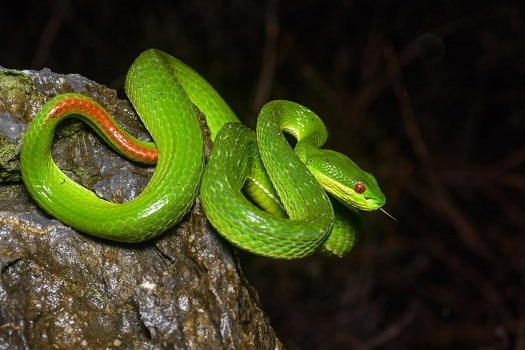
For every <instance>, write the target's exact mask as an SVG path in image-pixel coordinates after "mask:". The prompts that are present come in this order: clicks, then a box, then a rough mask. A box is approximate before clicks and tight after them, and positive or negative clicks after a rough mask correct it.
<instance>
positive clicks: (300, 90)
mask: <svg viewBox="0 0 525 350" xmlns="http://www.w3.org/2000/svg"><path fill="white" fill-rule="evenodd" d="M472 3H474V2H460V1H455V0H450V1H419V2H401V1H398V2H395V4H393V2H390V1H386V0H385V1H351V0H341V1H330V0H318V1H313V0H294V1H284V0H283V1H281V2H279V1H277V0H267V1H247V0H244V1H242V0H223V1H214V0H203V1H185V2H182V1H168V0H160V1H131V0H128V1H100V2H96V1H91V0H90V1H87V0H81V1H67V0H56V1H51V0H39V1H19V0H13V1H1V2H0V47H1V50H0V65H2V66H4V67H8V68H18V69H41V68H43V67H49V68H51V69H52V70H53V71H55V72H60V73H80V74H82V75H84V76H86V77H88V78H91V79H93V80H96V81H98V82H100V83H103V84H106V85H108V86H110V87H113V88H115V89H117V90H119V94H120V95H121V96H122V97H124V94H123V92H122V84H123V78H124V76H125V74H126V70H127V67H129V65H130V64H131V62H132V60H133V59H134V58H135V57H136V56H137V55H138V54H139V53H140V52H141V51H142V50H144V49H146V48H150V47H156V48H160V49H163V50H165V51H167V52H169V53H171V54H173V55H174V56H176V57H178V58H180V59H182V60H183V61H185V62H187V63H189V64H190V65H191V66H193V67H194V68H195V69H196V70H198V71H199V72H200V73H201V74H203V75H204V76H205V77H207V78H208V80H210V82H211V83H212V84H213V85H214V86H215V87H216V88H217V89H218V90H219V91H220V92H221V93H222V94H223V96H224V97H225V99H226V100H227V101H228V102H229V103H230V104H231V106H232V107H233V109H234V110H235V111H236V112H237V113H238V115H239V116H240V117H241V119H243V120H244V121H246V123H247V124H249V125H250V126H253V124H254V118H255V116H256V112H257V111H258V109H259V108H260V106H261V104H262V103H264V102H265V101H267V100H269V99H277V98H282V99H290V100H294V101H296V102H299V103H302V104H304V105H306V106H308V107H309V108H311V109H313V110H315V111H316V112H317V113H318V114H319V115H320V116H321V117H322V118H323V119H324V120H325V121H326V124H327V127H328V129H329V131H330V141H329V146H330V148H334V149H337V150H339V151H342V152H345V153H346V154H348V155H349V156H350V157H352V158H353V159H354V160H356V162H358V163H359V164H360V165H361V166H362V167H363V168H365V169H367V170H369V171H371V172H373V173H374V174H375V175H376V178H377V179H378V181H379V183H380V185H381V186H382V188H383V190H384V192H385V194H386V196H387V204H386V206H385V208H386V209H387V210H388V211H389V212H390V213H392V214H393V215H394V216H395V217H396V218H397V221H393V220H391V219H389V218H388V217H387V216H385V215H383V214H381V213H379V212H373V213H366V214H365V216H366V220H367V225H368V227H367V230H366V232H365V234H364V236H363V238H362V240H361V242H360V244H359V245H358V247H357V248H356V249H355V250H354V251H353V252H352V253H351V254H350V255H349V256H348V257H347V258H345V259H342V260H329V259H324V258H320V257H312V258H308V259H304V260H300V261H293V262H282V261H272V260H268V259H262V258H257V257H252V256H248V255H247V254H241V259H242V264H243V268H244V271H245V273H246V274H247V276H248V278H249V280H250V281H251V282H252V284H253V285H254V287H255V288H256V289H257V291H258V292H259V295H260V298H261V301H262V304H263V305H264V308H265V310H266V311H267V313H268V315H269V316H270V318H271V320H272V324H273V325H274V327H275V328H276V330H277V331H278V333H279V334H280V336H281V338H282V340H283V341H284V343H285V344H286V345H287V346H288V347H289V348H290V349H296V348H297V349H341V348H353V349H431V348H436V349H437V348H440V349H444V348H448V349H520V348H524V347H525V294H524V292H525V288H524V278H525V239H524V235H523V233H524V231H525V208H524V191H525V176H524V172H523V170H524V162H525V142H524V141H523V140H524V137H525V134H524V131H525V116H524V108H523V106H524V100H525V84H524V82H525V81H524V79H523V78H524V76H525V60H524V58H525V55H524V54H525V35H524V34H525V16H524V6H523V5H522V4H521V1H520V0H514V1H512V0H508V1H485V2H479V3H477V2H476V3H477V5H475V6H472Z"/></svg>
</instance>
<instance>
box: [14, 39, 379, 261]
mask: <svg viewBox="0 0 525 350" xmlns="http://www.w3.org/2000/svg"><path fill="white" fill-rule="evenodd" d="M125 89H126V93H127V95H128V97H129V99H130V101H131V103H132V104H133V106H134V108H135V110H136V111H137V113H138V114H139V116H140V117H141V119H142V121H143V123H144V125H145V127H146V129H147V130H148V132H149V133H150V135H151V137H152V139H153V141H154V145H153V144H150V143H146V142H143V141H140V140H137V139H135V138H133V137H132V136H131V135H129V134H128V133H126V132H125V131H124V130H122V129H121V128H120V127H119V126H118V124H117V123H116V122H115V121H114V120H113V118H112V117H111V116H110V115H109V114H108V113H107V112H106V111H105V110H104V109H103V108H102V107H101V106H99V105H98V104H97V103H96V102H94V101H93V100H91V99H90V98H88V97H86V96H83V95H80V94H63V95H59V96H56V97H54V98H52V99H51V100H49V101H48V102H47V103H46V104H45V105H44V106H43V107H42V109H41V110H40V111H39V112H38V113H37V115H36V116H35V118H34V121H33V122H32V123H31V125H30V127H29V128H28V130H27V132H26V135H25V138H24V143H23V146H22V152H21V166H22V177H23V180H24V183H25V185H26V187H27V189H28V191H29V192H30V194H31V196H32V197H33V198H34V199H35V201H36V202H37V203H38V204H39V205H40V206H41V207H42V208H43V209H44V210H46V211H47V212H48V213H50V214H51V215H52V216H54V217H56V218H57V219H59V220H60V221H62V222H63V223H64V224H66V225H69V226H71V227H73V228H75V229H77V230H79V231H82V232H85V233H88V234H91V235H95V236H98V237H102V238H105V239H110V240H115V241H123V242H140V241H144V240H147V239H150V238H152V237H155V236H157V235H159V234H161V233H163V232H164V231H166V230H167V229H168V228H170V227H172V226H173V225H175V224H176V223H177V222H179V221H180V220H181V219H182V217H183V216H184V215H185V214H186V213H187V212H188V210H189V208H190V207H191V205H192V204H193V202H194V200H195V198H196V196H197V194H198V192H199V185H200V193H201V198H202V203H203V208H204V210H205V213H206V216H207V217H208V218H209V220H210V222H211V223H212V225H213V226H214V227H215V228H216V229H217V231H218V232H219V233H220V234H221V235H223V236H224V237H225V238H226V239H228V240H229V241H230V242H232V243H233V244H235V245H237V246H238V247H240V248H243V249H246V250H249V251H251V252H253V253H256V254H261V255H265V256H269V257H277V258H299V257H303V256H306V255H309V254H312V253H314V252H315V251H321V252H324V253H327V254H332V255H336V256H342V255H344V254H346V253H347V252H348V251H349V250H350V249H351V248H352V246H353V243H354V242H355V236H356V234H357V231H358V228H359V227H358V226H360V220H359V216H358V215H357V214H356V211H355V209H352V208H354V207H356V208H359V209H361V210H374V209H378V208H380V207H381V206H382V205H383V204H384V203H385V197H384V195H383V194H382V193H381V191H380V189H379V187H378V186H377V182H376V181H375V179H374V177H373V176H372V175H370V174H369V173H366V172H364V171H363V170H361V169H360V168H359V167H358V166H357V165H355V164H354V163H353V162H352V161H351V160H350V159H348V157H346V156H344V155H342V154H340V153H337V152H334V151H330V150H323V149H320V147H321V146H322V144H323V143H324V142H325V139H326V129H325V127H324V124H323V123H322V121H321V120H320V119H319V118H318V117H317V116H316V115H315V114H314V113H313V112H311V111H310V110H308V109H306V108H305V107H303V106H300V105H298V104H295V103H293V102H289V101H272V102H270V103H268V104H267V105H265V106H264V107H263V109H262V111H261V114H260V117H259V121H258V126H257V133H255V132H254V131H252V130H250V129H248V128H247V127H245V126H243V125H242V124H241V123H240V122H239V120H238V118H237V117H236V116H235V114H234V113H233V112H232V111H231V109H230V108H229V107H228V105H227V104H226V103H225V102H224V101H223V99H222V98H221V97H220V96H219V94H218V93H217V92H216V91H215V90H214V89H213V87H212V86H211V85H210V84H209V83H207V82H206V81H205V80H204V79H203V78H202V77H201V76H200V75H199V74H197V73H196V72H195V71H193V70H192V69H191V68H190V67H188V66H186V65H185V64H184V63H182V62H180V61H179V60H177V59H175V58H174V57H172V56H170V55H168V54H166V53H164V52H162V51H159V50H154V49H150V50H147V51H145V52H144V53H142V54H141V55H140V56H139V57H138V58H137V59H136V60H135V62H134V63H133V65H132V66H131V68H130V69H129V71H128V75H127V77H126V84H125ZM192 103H193V104H195V105H196V106H198V107H199V109H200V110H201V111H202V112H203V113H204V114H205V115H206V119H207V123H208V126H209V127H210V130H211V135H212V139H213V140H214V146H213V150H212V154H211V156H210V160H209V164H208V165H207V167H206V170H205V171H204V175H203V176H202V182H201V175H202V174H203V164H204V151H203V136H202V131H201V129H200V126H199V122H198V119H197V117H196V115H195V112H194V109H193V104H192ZM70 116H74V117H78V118H81V119H82V120H84V121H86V122H87V123H88V124H89V125H91V126H92V127H93V128H94V129H95V130H96V131H97V132H98V133H99V135H100V136H101V137H102V138H103V139H105V140H106V141H107V142H108V143H109V144H110V145H112V146H113V147H114V148H115V149H116V150H117V151H118V152H120V153H122V154H123V155H125V156H127V157H129V158H130V159H132V160H137V161H142V162H146V163H152V162H155V161H156V162H157V165H156V169H155V172H154V174H153V176H152V178H151V180H150V182H149V183H148V185H147V186H146V188H145V189H144V190H143V191H142V193H141V194H140V195H138V196H137V197H136V198H135V199H133V200H131V201H129V202H126V203H122V204H116V203H111V202H108V201H105V200H103V199H100V198H99V197H97V196H96V195H95V194H94V193H93V192H91V191H89V190H87V189H86V188H84V187H82V186H80V185H78V184H77V183H75V182H74V181H72V180H71V179H69V178H68V177H67V176H66V175H65V174H64V173H63V172H62V171H61V170H60V169H59V168H58V167H57V165H56V164H55V162H54V161H53V159H52V157H51V152H50V147H51V142H52V140H53V135H54V130H55V128H56V126H57V125H58V124H59V123H60V121H61V120H63V119H64V118H67V117H70ZM283 132H284V133H288V134H290V135H292V136H294V137H295V138H296V139H297V144H296V146H295V151H294V150H293V149H292V147H290V145H289V144H288V143H287V141H286V138H285V137H284V133H283ZM321 186H322V187H321ZM323 188H324V189H325V190H327V191H328V192H329V193H331V194H332V195H333V196H335V198H337V200H338V201H340V202H341V203H344V204H345V205H346V206H347V207H349V208H351V209H350V214H349V215H345V214H341V210H340V209H337V210H336V212H335V214H334V210H333V209H332V208H333V206H332V204H331V202H330V199H329V197H328V196H327V194H326V192H325V191H324V190H323ZM246 194H248V195H249V196H250V197H251V198H250V199H247V198H246ZM334 207H336V208H338V207H339V206H338V205H335V206H334ZM356 218H357V219H356Z"/></svg>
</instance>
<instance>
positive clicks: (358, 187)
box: [354, 182, 366, 194]
mask: <svg viewBox="0 0 525 350" xmlns="http://www.w3.org/2000/svg"><path fill="white" fill-rule="evenodd" d="M354 191H355V193H358V194H361V193H363V192H365V191H366V186H365V185H364V184H363V183H362V182H358V183H356V184H355V185H354Z"/></svg>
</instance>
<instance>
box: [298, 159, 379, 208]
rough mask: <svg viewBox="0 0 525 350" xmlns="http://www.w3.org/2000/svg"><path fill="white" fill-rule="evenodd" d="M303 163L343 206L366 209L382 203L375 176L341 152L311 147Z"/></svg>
mask: <svg viewBox="0 0 525 350" xmlns="http://www.w3.org/2000/svg"><path fill="white" fill-rule="evenodd" d="M305 164H306V167H307V168H308V170H310V172H311V173H312V175H313V176H314V177H315V178H316V179H317V181H318V182H319V184H320V185H321V186H322V187H323V188H324V189H325V190H326V191H327V192H328V193H330V194H331V195H333V196H334V197H335V198H336V199H337V200H339V201H340V202H341V203H343V204H344V205H345V206H347V207H354V208H358V209H361V210H367V211H370V210H376V209H379V208H381V207H382V206H383V205H384V204H385V202H386V198H385V195H384V194H383V192H381V189H380V188H379V185H378V184H377V181H376V179H375V177H374V176H373V175H372V174H370V173H368V172H366V171H364V170H362V169H361V168H360V167H359V166H358V165H357V164H355V163H354V162H353V161H352V160H351V159H350V158H348V157H347V156H346V155H344V154H342V153H339V152H336V151H332V150H325V149H316V150H315V151H314V150H311V153H310V154H309V155H308V156H307V157H306V161H305Z"/></svg>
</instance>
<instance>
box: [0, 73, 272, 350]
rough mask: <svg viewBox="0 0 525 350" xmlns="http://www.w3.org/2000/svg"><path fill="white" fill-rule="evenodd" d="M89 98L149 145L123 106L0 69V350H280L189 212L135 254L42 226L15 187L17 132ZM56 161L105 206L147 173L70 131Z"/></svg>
mask: <svg viewBox="0 0 525 350" xmlns="http://www.w3.org/2000/svg"><path fill="white" fill-rule="evenodd" d="M72 91H75V92H80V93H83V94H86V95H89V96H91V97H93V98H94V99H95V100H97V101H98V102H99V103H100V104H102V105H103V106H104V107H106V108H107V109H108V111H109V112H110V113H111V114H112V115H114V116H116V118H117V119H118V120H119V122H120V123H122V124H123V126H124V127H125V128H126V129H127V130H128V131H130V132H131V133H132V134H134V135H135V136H140V137H141V138H144V139H147V137H148V136H147V134H146V132H145V131H144V129H143V127H142V125H141V123H140V121H139V120H138V118H137V117H136V115H135V114H134V112H133V110H132V108H131V106H130V105H129V103H128V102H126V101H122V100H119V99H117V97H116V93H115V91H113V90H110V89H107V88H105V87H103V86H101V85H98V84H96V83H94V82H92V81H89V80H87V79H86V78H83V77H81V76H79V75H75V74H72V75H58V74H54V73H52V72H50V71H49V70H46V69H44V70H42V71H38V72H35V71H24V72H20V71H8V70H5V69H3V68H1V67H0V265H1V274H0V325H1V327H0V349H8V348H9V349H15V348H16V349H43V348H59V349H78V348H83V349H102V348H105V349H184V348H189V349H196V348H198V349H219V348H226V349H248V348H250V349H255V348H257V349H275V348H277V349H279V348H281V347H282V345H281V344H280V342H279V340H278V339H277V338H276V336H275V333H274V331H273V329H272V328H271V327H270V325H269V320H268V318H267V317H266V315H265V314H264V312H263V311H262V310H261V307H260V303H259V300H258V297H257V294H256V293H255V291H254V290H253V289H252V287H251V286H250V285H249V284H248V283H247V281H246V280H245V278H244V277H243V275H242V271H241V268H240V266H239V265H238V262H237V260H236V257H235V254H234V252H233V251H232V249H231V247H230V246H229V245H228V244H227V243H225V242H224V241H223V240H222V239H221V238H220V237H219V236H218V235H217V234H216V233H215V232H214V231H213V229H211V227H210V226H209V225H208V222H207V220H206V218H205V216H204V214H203V212H202V209H201V207H200V205H199V203H198V201H197V203H196V204H195V205H194V208H193V210H192V211H191V213H190V214H188V216H187V217H186V219H185V220H184V221H183V222H182V223H181V224H179V225H177V226H176V227H175V228H174V229H172V230H170V231H169V232H166V233H165V234H164V235H162V236H160V237H158V238H156V239H153V240H150V241H148V242H145V243H141V244H121V243H115V242H109V241H105V240H101V239H97V238H93V237H91V236H87V235H84V234H81V233H79V232H76V231H74V230H72V229H71V228H69V227H66V226H64V225H62V224H61V223H60V222H59V221H57V220H55V219H53V218H51V217H49V216H47V215H46V214H45V213H43V212H42V211H41V210H40V209H39V208H38V206H36V204H35V203H34V202H33V201H32V200H31V198H30V197H29V196H28V194H27V193H26V191H25V188H24V186H23V184H22V183H21V176H20V164H19V162H18V157H19V152H20V147H21V144H22V140H23V131H24V130H26V127H27V124H28V123H29V122H30V120H31V118H32V116H33V115H34V114H35V113H36V111H38V109H39V108H40V106H41V105H42V103H43V102H44V101H45V100H47V99H48V98H50V97H52V96H54V95H56V94H59V93H63V92H72ZM63 124H64V125H63V126H62V127H61V128H60V129H59V130H57V132H56V141H55V144H54V146H53V155H54V158H55V160H56V162H57V164H59V166H61V167H62V168H63V169H67V173H68V175H70V176H71V177H72V178H74V179H75V180H76V181H78V182H79V183H81V184H82V185H84V186H86V187H88V188H92V189H93V190H94V191H96V193H97V194H98V195H99V196H101V197H103V198H105V199H108V200H112V201H117V202H122V201H125V200H129V199H131V198H133V197H134V196H136V195H137V193H139V192H140V191H141V190H142V188H143V187H144V186H145V184H146V183H147V181H148V179H149V176H150V175H151V173H152V172H153V171H154V168H153V167H144V166H140V165H135V164H131V163H129V162H128V161H126V160H125V159H123V158H122V157H120V156H119V155H117V154H116V153H115V152H113V151H112V150H111V149H110V148H108V147H107V146H106V145H104V144H103V143H102V142H101V141H100V139H99V138H98V137H97V136H96V134H95V133H94V132H91V131H90V130H89V128H87V127H86V126H84V125H83V124H82V123H80V122H77V121H74V120H71V121H67V122H64V123H63Z"/></svg>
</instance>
